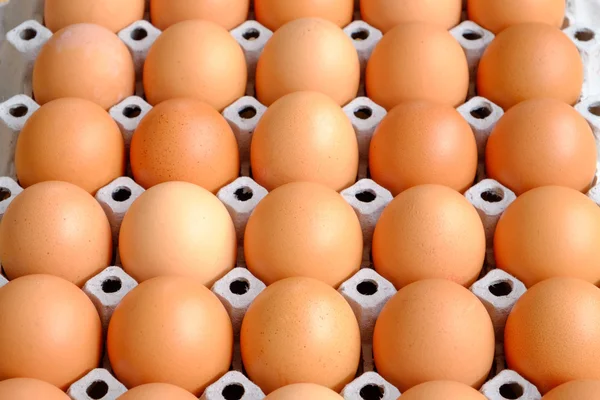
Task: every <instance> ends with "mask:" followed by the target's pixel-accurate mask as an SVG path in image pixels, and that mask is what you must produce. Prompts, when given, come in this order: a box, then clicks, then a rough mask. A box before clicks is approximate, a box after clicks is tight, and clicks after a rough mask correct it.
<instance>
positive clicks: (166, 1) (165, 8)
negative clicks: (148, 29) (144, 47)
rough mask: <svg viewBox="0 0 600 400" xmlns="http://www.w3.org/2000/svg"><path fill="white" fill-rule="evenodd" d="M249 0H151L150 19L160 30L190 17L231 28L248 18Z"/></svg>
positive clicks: (190, 18)
mask: <svg viewBox="0 0 600 400" xmlns="http://www.w3.org/2000/svg"><path fill="white" fill-rule="evenodd" d="M249 9H250V0H202V1H198V0H151V1H150V21H152V25H154V26H156V27H157V28H158V29H160V30H165V29H167V28H168V27H170V26H171V25H173V24H176V23H178V22H181V21H187V20H192V19H202V20H206V21H211V22H214V23H216V24H218V25H220V26H222V27H223V28H225V29H227V30H231V29H233V28H235V27H236V26H238V25H240V24H241V23H243V22H244V21H246V20H247V19H248V10H249Z"/></svg>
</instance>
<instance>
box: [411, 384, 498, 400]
mask: <svg viewBox="0 0 600 400" xmlns="http://www.w3.org/2000/svg"><path fill="white" fill-rule="evenodd" d="M431 399H446V400H486V397H484V396H483V395H482V394H481V393H479V392H478V391H477V390H475V389H473V388H472V387H471V386H468V385H465V384H464V383H459V382H453V381H431V382H425V383H421V384H420V385H417V386H413V387H412V388H411V389H409V390H407V391H406V392H404V393H402V400H431Z"/></svg>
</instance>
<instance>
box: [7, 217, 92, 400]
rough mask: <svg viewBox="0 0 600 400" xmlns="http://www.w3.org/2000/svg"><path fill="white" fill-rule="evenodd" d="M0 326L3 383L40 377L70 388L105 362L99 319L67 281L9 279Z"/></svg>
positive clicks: (43, 277)
mask: <svg viewBox="0 0 600 400" xmlns="http://www.w3.org/2000/svg"><path fill="white" fill-rule="evenodd" d="M5 218H6V217H5ZM3 222H4V220H3ZM0 322H1V323H2V326H3V327H4V328H3V329H1V330H0V353H1V354H2V357H0V381H2V380H5V379H9V378H35V379H40V380H43V381H46V382H48V383H51V384H52V385H54V386H57V387H59V388H60V389H62V390H66V389H67V388H68V387H69V386H70V385H71V384H72V383H73V382H75V381H76V380H78V379H79V378H81V377H82V376H84V375H85V374H87V373H88V372H89V371H90V370H92V369H94V368H96V367H97V366H98V365H99V363H100V359H101V357H102V345H103V343H102V325H101V323H100V317H99V316H98V313H97V312H96V308H95V307H94V305H93V304H92V302H91V300H90V299H89V298H88V297H87V296H86V295H85V293H83V291H81V290H79V288H78V287H77V286H75V285H73V284H72V283H70V282H68V281H66V280H64V279H61V278H58V277H55V276H51V275H28V276H24V277H21V278H17V279H14V280H12V281H10V282H9V283H8V284H6V285H5V286H3V287H2V288H0ZM1 385H2V383H0V394H1V393H2V386H1ZM35 386H36V387H40V386H42V385H39V384H38V385H35ZM30 387H31V389H32V390H33V389H34V387H33V385H30ZM40 390H43V389H41V388H40ZM48 396H52V393H49V394H48ZM54 396H55V395H54ZM9 398H10V399H15V397H9ZM16 398H20V397H16ZM28 398H29V397H28ZM32 398H40V399H41V398H44V399H48V398H50V397H32ZM58 398H60V397H58ZM6 399H8V398H6Z"/></svg>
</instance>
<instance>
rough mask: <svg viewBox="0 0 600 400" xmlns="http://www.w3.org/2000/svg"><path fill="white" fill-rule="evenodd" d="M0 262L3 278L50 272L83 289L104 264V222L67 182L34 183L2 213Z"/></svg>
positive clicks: (107, 237) (108, 254)
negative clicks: (4, 275)
mask: <svg viewBox="0 0 600 400" xmlns="http://www.w3.org/2000/svg"><path fill="white" fill-rule="evenodd" d="M0 259H1V260H2V267H3V268H4V272H5V273H6V276H7V277H8V278H9V279H14V278H18V277H20V276H23V275H30V274H50V275H56V276H59V277H61V278H64V279H66V280H68V281H71V282H73V283H75V284H76V285H78V286H83V285H84V284H85V282H86V281H87V280H88V279H90V278H92V277H93V276H94V275H96V274H98V273H99V272H100V271H102V270H103V269H105V268H106V267H107V266H109V265H110V262H111V259H112V236H111V230H110V224H109V223H108V219H107V218H106V214H104V211H103V210H102V207H101V206H100V204H99V203H98V202H97V201H96V200H95V199H94V198H93V197H92V196H91V195H90V194H89V193H87V192H86V191H85V190H83V189H81V188H79V187H77V186H75V185H72V184H70V183H67V182H56V181H47V182H42V183H38V184H35V185H33V186H30V187H28V188H27V189H25V190H24V191H23V192H21V193H20V194H19V195H18V196H17V197H15V199H14V200H13V201H12V203H11V204H10V206H9V207H8V209H7V210H6V213H5V214H4V217H3V218H2V223H1V224H0Z"/></svg>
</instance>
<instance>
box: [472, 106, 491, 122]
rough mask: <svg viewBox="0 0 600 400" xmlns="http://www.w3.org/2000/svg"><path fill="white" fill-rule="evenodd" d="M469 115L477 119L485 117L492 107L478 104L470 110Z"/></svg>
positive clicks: (488, 114) (489, 113)
mask: <svg viewBox="0 0 600 400" xmlns="http://www.w3.org/2000/svg"><path fill="white" fill-rule="evenodd" d="M470 114H471V116H472V117H473V118H477V119H486V118H487V117H489V116H490V115H491V114H492V109H491V108H490V107H488V106H485V105H484V106H479V107H476V108H474V109H472V110H471V113H470Z"/></svg>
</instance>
